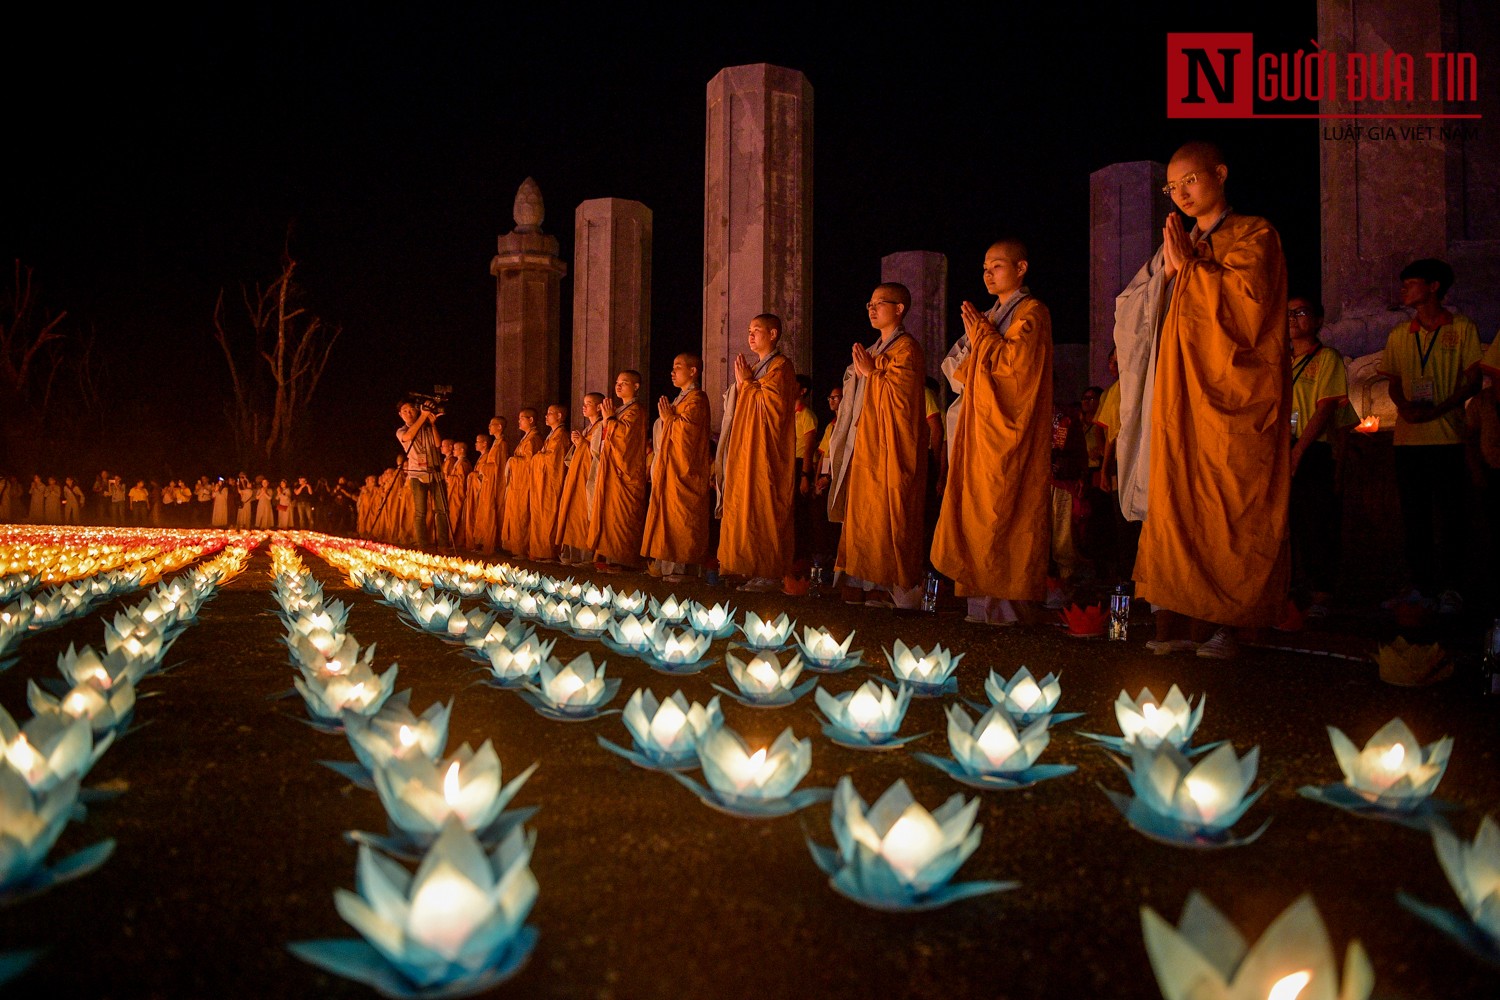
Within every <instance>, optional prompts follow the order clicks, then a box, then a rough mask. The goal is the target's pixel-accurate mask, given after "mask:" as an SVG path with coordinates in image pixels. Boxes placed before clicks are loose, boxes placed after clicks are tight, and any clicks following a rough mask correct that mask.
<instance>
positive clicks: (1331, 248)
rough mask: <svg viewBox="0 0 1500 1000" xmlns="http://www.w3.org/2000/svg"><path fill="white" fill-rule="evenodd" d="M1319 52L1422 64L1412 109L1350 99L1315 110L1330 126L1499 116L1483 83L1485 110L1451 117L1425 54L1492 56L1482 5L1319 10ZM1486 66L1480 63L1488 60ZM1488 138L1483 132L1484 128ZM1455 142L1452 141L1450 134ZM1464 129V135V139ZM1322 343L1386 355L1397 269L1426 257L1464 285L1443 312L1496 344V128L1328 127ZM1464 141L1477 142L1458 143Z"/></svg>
mask: <svg viewBox="0 0 1500 1000" xmlns="http://www.w3.org/2000/svg"><path fill="white" fill-rule="evenodd" d="M1318 41H1319V43H1320V44H1321V45H1322V47H1323V48H1325V49H1328V50H1330V51H1337V52H1341V53H1342V52H1363V53H1377V52H1384V51H1386V50H1388V49H1393V50H1395V51H1397V52H1409V53H1415V54H1417V63H1418V66H1417V81H1418V85H1417V87H1416V94H1417V97H1418V99H1417V100H1415V101H1402V102H1400V104H1399V106H1397V105H1396V104H1395V103H1393V102H1390V101H1380V102H1371V103H1369V104H1359V103H1354V102H1350V101H1348V100H1346V99H1345V94H1346V90H1345V88H1343V87H1338V88H1333V91H1332V94H1331V96H1328V97H1325V99H1324V100H1322V101H1321V102H1319V105H1318V111H1319V113H1321V114H1324V115H1354V114H1357V113H1360V112H1363V113H1367V114H1384V113H1390V112H1393V111H1400V112H1401V113H1403V114H1431V115H1441V114H1443V113H1444V112H1445V111H1453V110H1462V111H1465V112H1475V111H1478V112H1482V113H1483V114H1484V117H1485V118H1486V119H1490V118H1493V117H1494V116H1495V114H1496V113H1497V111H1500V101H1497V99H1496V91H1495V88H1494V87H1493V86H1489V87H1485V86H1484V85H1483V84H1482V83H1481V87H1480V91H1479V93H1480V101H1479V106H1478V107H1476V106H1474V105H1465V106H1464V107H1462V108H1447V107H1445V106H1444V104H1443V102H1442V101H1434V100H1432V99H1431V96H1430V88H1429V87H1428V86H1427V72H1428V67H1427V65H1426V63H1425V61H1424V60H1423V59H1422V56H1421V54H1422V53H1425V52H1443V51H1448V52H1452V51H1468V52H1478V53H1493V52H1494V51H1495V48H1494V46H1495V45H1496V44H1497V42H1500V26H1497V23H1496V21H1495V19H1494V17H1493V10H1492V8H1491V7H1490V6H1489V5H1487V4H1485V3H1483V2H1479V0H1410V2H1408V3H1401V4H1371V3H1358V2H1356V0H1319V3H1318ZM1484 58H1485V55H1483V54H1482V55H1480V59H1481V60H1483V59H1484ZM1355 125H1359V126H1363V127H1365V128H1366V129H1367V130H1368V128H1369V127H1370V126H1383V127H1388V128H1390V129H1391V130H1392V131H1393V132H1396V134H1398V135H1399V132H1397V131H1396V130H1398V129H1399V128H1400V127H1402V126H1408V127H1410V126H1421V127H1424V128H1425V127H1432V131H1433V133H1434V135H1432V136H1431V137H1427V138H1421V139H1406V138H1392V137H1390V136H1388V135H1386V136H1377V137H1376V138H1374V139H1373V140H1372V139H1370V138H1368V137H1367V136H1368V132H1366V133H1365V134H1363V135H1357V134H1356V133H1355V132H1354V129H1353V127H1352V126H1355ZM1481 125H1482V126H1483V127H1480V126H1481ZM1445 126H1446V127H1447V128H1448V129H1449V130H1450V137H1449V138H1444V137H1443V135H1442V129H1443V127H1445ZM1465 126H1467V129H1465V128H1464V127H1465ZM1319 128H1320V137H1319V138H1320V141H1319V143H1318V152H1319V159H1320V168H1321V174H1322V176H1321V177H1320V181H1321V184H1320V188H1321V190H1322V193H1323V195H1322V199H1323V204H1322V244H1323V247H1322V249H1323V305H1324V307H1325V308H1326V309H1327V311H1328V322H1327V324H1326V325H1325V326H1324V328H1323V339H1324V341H1325V342H1326V343H1328V344H1330V345H1332V346H1334V347H1337V348H1338V349H1339V350H1340V351H1342V352H1343V353H1344V354H1346V355H1351V356H1355V357H1358V356H1361V355H1366V354H1370V353H1373V352H1376V351H1380V350H1381V349H1383V348H1384V346H1385V339H1386V336H1387V334H1389V333H1390V331H1391V328H1392V327H1394V326H1395V325H1396V324H1397V323H1398V322H1400V321H1401V320H1403V319H1404V318H1406V316H1407V313H1406V312H1405V311H1404V310H1402V309H1400V305H1399V304H1400V295H1399V292H1400V284H1401V283H1400V280H1399V277H1398V276H1399V275H1400V273H1401V269H1402V268H1403V267H1405V266H1406V265H1407V264H1408V263H1410V262H1411V261H1412V260H1415V259H1416V258H1419V257H1441V258H1444V259H1445V260H1447V261H1448V262H1449V263H1451V264H1452V265H1453V267H1454V270H1455V272H1456V273H1457V275H1458V280H1457V281H1456V282H1455V284H1454V286H1453V290H1452V292H1451V293H1450V294H1449V296H1448V299H1447V304H1448V305H1449V307H1450V308H1452V309H1453V310H1455V311H1457V312H1462V313H1465V314H1467V315H1468V316H1470V317H1471V318H1472V319H1474V320H1475V322H1476V323H1477V324H1478V325H1479V329H1480V333H1481V335H1482V336H1488V335H1489V334H1490V333H1491V332H1492V331H1493V330H1494V329H1495V324H1496V323H1500V135H1497V132H1496V130H1495V129H1494V128H1492V127H1490V122H1488V121H1486V122H1482V123H1481V122H1475V121H1462V120H1451V119H1450V120H1446V121H1443V120H1436V119H1407V120H1402V121H1379V120H1354V119H1348V120H1328V121H1325V122H1323V123H1321V124H1320V126H1319ZM1465 131H1468V132H1470V133H1471V134H1468V135H1463V136H1462V137H1459V135H1460V133H1463V132H1465Z"/></svg>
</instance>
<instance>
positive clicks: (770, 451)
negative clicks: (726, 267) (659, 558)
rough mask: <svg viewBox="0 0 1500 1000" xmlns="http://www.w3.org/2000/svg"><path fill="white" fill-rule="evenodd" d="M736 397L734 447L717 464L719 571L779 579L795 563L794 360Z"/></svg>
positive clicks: (774, 360)
mask: <svg viewBox="0 0 1500 1000" xmlns="http://www.w3.org/2000/svg"><path fill="white" fill-rule="evenodd" d="M734 393H735V406H734V416H733V419H732V421H731V422H730V426H729V434H728V440H727V441H725V440H723V439H721V440H720V441H719V458H718V460H717V461H716V462H715V463H714V464H715V471H716V472H717V473H718V475H719V482H720V491H721V493H722V504H723V520H722V521H721V523H720V525H719V570H720V572H723V573H730V574H733V575H736V576H747V577H754V578H764V579H772V580H777V579H780V578H781V577H782V576H784V575H785V574H786V571H787V569H788V568H789V567H790V566H791V562H792V493H793V490H794V489H795V486H796V475H797V469H796V461H797V434H796V413H795V409H796V405H797V395H798V386H797V374H796V371H795V370H794V369H793V367H792V362H791V359H790V358H788V357H787V356H786V355H785V354H781V353H779V352H778V353H776V354H773V355H771V357H770V358H768V359H767V360H766V364H765V368H764V370H763V371H761V372H760V373H759V374H758V375H757V376H756V377H755V378H752V379H748V380H746V381H745V383H744V384H743V385H738V386H736V387H735V388H734Z"/></svg>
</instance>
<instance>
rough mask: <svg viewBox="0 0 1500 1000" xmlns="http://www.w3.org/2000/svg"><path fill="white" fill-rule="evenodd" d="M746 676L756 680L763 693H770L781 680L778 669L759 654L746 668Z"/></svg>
mask: <svg viewBox="0 0 1500 1000" xmlns="http://www.w3.org/2000/svg"><path fill="white" fill-rule="evenodd" d="M745 676H746V677H748V678H750V679H751V680H753V681H755V683H756V684H757V685H758V686H759V689H760V692H761V693H762V694H769V693H770V692H772V691H774V690H776V685H777V684H778V683H779V682H780V680H781V676H780V675H779V674H778V673H777V672H776V670H775V669H774V668H773V667H772V666H771V665H770V664H769V663H767V662H766V661H765V660H763V659H761V658H760V657H758V656H757V657H756V658H755V659H753V660H751V661H750V665H749V666H747V667H746V668H745Z"/></svg>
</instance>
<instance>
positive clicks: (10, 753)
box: [5, 733, 42, 776]
mask: <svg viewBox="0 0 1500 1000" xmlns="http://www.w3.org/2000/svg"><path fill="white" fill-rule="evenodd" d="M5 756H6V758H7V759H9V760H10V763H11V766H12V767H14V768H15V769H16V770H17V771H19V772H21V774H23V775H27V776H33V775H34V773H35V770H36V768H37V766H38V765H39V764H41V763H42V756H41V754H39V753H37V752H36V751H35V750H34V749H32V746H31V744H30V743H28V742H26V734H25V733H22V734H20V735H19V736H17V737H16V740H15V742H14V743H12V744H11V745H10V747H9V749H7V750H6V751H5Z"/></svg>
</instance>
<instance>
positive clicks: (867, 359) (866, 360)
mask: <svg viewBox="0 0 1500 1000" xmlns="http://www.w3.org/2000/svg"><path fill="white" fill-rule="evenodd" d="M849 353H850V355H851V356H852V357H853V358H854V370H855V371H856V372H858V373H859V376H860V377H861V378H869V377H870V376H871V375H873V374H875V358H874V357H873V356H871V354H870V352H869V351H867V350H865V346H864V345H863V344H855V345H854V348H853V350H851V351H850V352H849Z"/></svg>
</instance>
